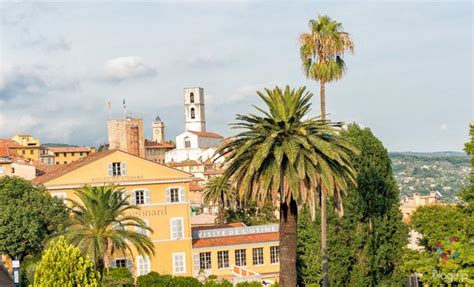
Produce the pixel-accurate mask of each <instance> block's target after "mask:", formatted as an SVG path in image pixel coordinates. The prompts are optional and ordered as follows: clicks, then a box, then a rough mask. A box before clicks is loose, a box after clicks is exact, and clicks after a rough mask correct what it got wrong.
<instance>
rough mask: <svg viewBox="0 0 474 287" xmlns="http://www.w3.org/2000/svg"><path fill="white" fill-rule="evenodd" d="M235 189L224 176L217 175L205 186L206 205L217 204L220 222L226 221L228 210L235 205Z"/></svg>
mask: <svg viewBox="0 0 474 287" xmlns="http://www.w3.org/2000/svg"><path fill="white" fill-rule="evenodd" d="M234 194H235V192H234V190H233V188H232V186H231V185H230V183H229V181H227V180H226V179H225V178H224V177H222V176H216V177H214V178H212V179H210V180H209V181H208V182H207V183H206V185H205V186H204V203H205V204H206V205H210V204H216V205H218V207H219V216H218V217H217V221H218V223H219V224H222V223H224V221H225V214H226V210H228V209H229V208H230V207H234V208H235V205H234V202H235V199H234Z"/></svg>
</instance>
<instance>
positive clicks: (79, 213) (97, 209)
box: [65, 185, 154, 272]
mask: <svg viewBox="0 0 474 287" xmlns="http://www.w3.org/2000/svg"><path fill="white" fill-rule="evenodd" d="M75 195H76V196H77V197H78V199H79V201H75V200H71V199H70V200H69V201H70V203H71V205H70V212H71V218H70V220H71V222H70V224H69V225H68V228H67V230H66V232H65V236H66V238H67V239H68V240H69V241H70V242H71V243H72V244H74V245H75V246H77V247H79V248H80V249H81V251H82V252H83V253H84V254H86V255H88V256H90V257H91V258H92V259H93V260H94V262H95V264H96V268H97V270H98V271H100V272H102V271H103V270H104V268H105V264H104V262H105V257H106V256H109V255H112V254H114V252H116V251H120V252H122V253H124V254H125V253H126V252H129V253H130V254H132V248H131V246H134V247H135V249H136V250H137V251H138V253H139V254H141V255H152V254H154V245H153V242H152V241H151V240H150V238H148V237H147V236H145V235H143V234H142V233H139V232H137V231H135V228H136V227H139V228H141V229H143V230H148V231H150V232H153V230H152V229H151V228H149V227H148V226H147V225H146V223H145V222H144V221H143V220H142V219H140V218H138V217H135V216H132V215H130V214H129V213H130V211H133V210H137V209H139V207H138V206H136V205H131V204H129V202H128V195H127V194H126V193H125V191H124V190H123V189H121V188H118V187H117V186H116V185H107V186H99V187H95V186H84V187H82V188H81V189H77V190H76V191H75ZM129 228H131V229H130V230H129Z"/></svg>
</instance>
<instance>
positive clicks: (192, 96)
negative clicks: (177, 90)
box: [189, 92, 194, 103]
mask: <svg viewBox="0 0 474 287" xmlns="http://www.w3.org/2000/svg"><path fill="white" fill-rule="evenodd" d="M189 101H190V102H191V103H194V93H193V92H191V93H190V94H189Z"/></svg>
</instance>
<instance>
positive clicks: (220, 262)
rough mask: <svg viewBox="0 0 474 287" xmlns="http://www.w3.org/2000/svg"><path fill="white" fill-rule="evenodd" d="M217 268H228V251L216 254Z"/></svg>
mask: <svg viewBox="0 0 474 287" xmlns="http://www.w3.org/2000/svg"><path fill="white" fill-rule="evenodd" d="M217 267H218V268H228V267H229V251H218V252H217Z"/></svg>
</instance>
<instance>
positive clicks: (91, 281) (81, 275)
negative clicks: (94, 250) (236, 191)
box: [33, 237, 100, 287]
mask: <svg viewBox="0 0 474 287" xmlns="http://www.w3.org/2000/svg"><path fill="white" fill-rule="evenodd" d="M33 286H38V287H55V286H57V287H63V286H68V287H69V286H70V287H72V286H91V287H93V286H100V274H99V273H98V272H96V271H95V267H94V263H92V261H90V260H89V259H87V258H84V257H82V255H81V251H80V250H79V249H78V248H76V247H74V246H73V245H70V244H69V243H67V242H66V240H65V239H64V238H63V237H59V238H58V239H57V240H56V241H54V242H52V243H51V246H50V247H49V248H48V249H46V250H45V252H44V254H43V257H42V258H41V261H40V263H39V264H38V267H37V268H36V272H35V279H34V284H33Z"/></svg>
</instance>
